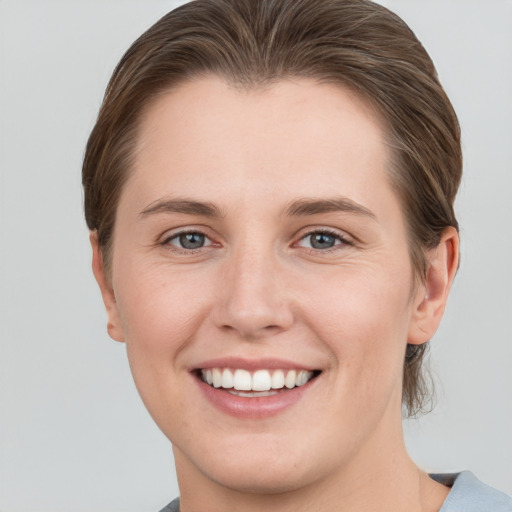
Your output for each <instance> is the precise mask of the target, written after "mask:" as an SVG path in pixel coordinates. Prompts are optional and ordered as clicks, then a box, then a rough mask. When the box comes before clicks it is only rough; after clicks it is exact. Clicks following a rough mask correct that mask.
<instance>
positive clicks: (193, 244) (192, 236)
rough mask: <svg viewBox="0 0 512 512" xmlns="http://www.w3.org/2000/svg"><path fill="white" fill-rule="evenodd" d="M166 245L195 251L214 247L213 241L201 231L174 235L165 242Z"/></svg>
mask: <svg viewBox="0 0 512 512" xmlns="http://www.w3.org/2000/svg"><path fill="white" fill-rule="evenodd" d="M163 243H164V245H172V246H175V247H177V248H179V249H185V250H187V251H193V250H194V249H201V248H202V247H207V246H209V245H212V241H211V240H210V239H209V238H208V237H207V236H206V235H205V234H204V233H201V232H199V231H187V232H182V233H178V234H177V235H173V236H171V237H169V238H167V239H166V240H164V242H163Z"/></svg>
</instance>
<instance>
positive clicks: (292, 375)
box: [284, 370, 297, 389]
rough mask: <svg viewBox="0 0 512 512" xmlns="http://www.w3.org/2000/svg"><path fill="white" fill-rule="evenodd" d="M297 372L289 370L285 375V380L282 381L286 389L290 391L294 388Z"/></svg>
mask: <svg viewBox="0 0 512 512" xmlns="http://www.w3.org/2000/svg"><path fill="white" fill-rule="evenodd" d="M296 376H297V372H296V371H295V370H290V371H289V372H288V373H287V374H286V378H285V379H284V385H285V386H286V387H287V388H288V389H292V388H294V387H295V380H296Z"/></svg>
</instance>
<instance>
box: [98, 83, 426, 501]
mask: <svg viewBox="0 0 512 512" xmlns="http://www.w3.org/2000/svg"><path fill="white" fill-rule="evenodd" d="M387 162H388V151H387V148H386V146H385V145H384V143H383V133H382V130H381V127H380V123H379V120H378V118H377V116H376V115H375V114H374V113H373V112H372V110H371V109H370V108H369V107H368V106H367V105H366V104H365V103H363V102H362V101H361V100H359V99H358V98H357V97H356V96H355V95H353V94H352V93H350V92H349V91H347V90H344V89H342V88H339V87H337V86H334V85H326V84H318V83H315V82H312V81H305V80H298V81H286V82H281V83H278V84H276V85H273V86H272V87H271V88H269V89H266V90H263V91H240V90H236V89H234V88H231V87H230V86H228V85H227V84H226V83H225V82H224V81H222V80H221V79H218V78H214V77H211V78H207V79H206V78H205V79H202V80H200V81H196V82H191V83H187V84H186V85H183V86H181V87H180V88H178V89H175V90H172V91H170V92H169V93H167V94H166V95H165V96H162V97H160V98H159V99H158V100H157V101H156V102H155V103H154V104H153V105H152V106H151V107H150V108H149V110H148V111H147V112H146V113H145V116H144V118H143V120H142V124H141V132H140V140H139V143H138V147H137V150H136V158H135V164H134V168H133V172H132V174H131V175H130V177H129V179H128V181H127V184H126V186H125V188H124V190H123V191H122V194H121V198H120V203H119V207H118V212H117V218H116V226H115V234H114V241H113V253H112V257H113V260H112V276H111V281H110V284H105V282H104V283H103V285H102V288H103V292H104V293H103V295H104V298H105V302H106V303H107V309H108V311H109V322H110V323H109V326H110V327H109V329H110V333H111V335H112V336H113V337H114V338H116V339H118V340H119V341H125V342H126V345H127V351H128V357H129V361H130V365H131V369H132V372H133V376H134V379H135V382H136V385H137V387H138V390H139V392H140V394H141V396H142V399H143V401H144V403H145V405H146V407H147V408H148V410H149V412H150V413H151V415H152V416H153V418H154V419H155V421H156V423H157V424H158V425H159V426H160V428H161V429H162V431H163V432H164V433H165V434H166V435H167V436H168V437H169V439H170V440H171V441H172V443H173V446H174V451H175V456H176V461H177V466H178V473H179V474H180V472H181V473H182V474H187V475H189V478H195V479H196V480H201V479H202V480H203V481H208V482H210V483H212V485H221V486H226V487H229V488H232V489H238V490H246V491H247V490H250V491H255V492H263V491H265V492H268V491H270V492H280V491H282V490H285V489H295V488H299V487H301V486H306V485H308V484H309V483H311V482H314V481H319V480H322V479H327V478H329V475H331V476H332V475H337V474H339V473H340V472H343V471H346V470H347V468H349V467H354V466H355V465H357V464H359V465H360V467H361V468H364V467H365V464H366V465H368V464H370V463H374V462H375V460H373V462H372V458H373V459H375V457H388V456H389V454H390V453H391V452H392V450H393V448H394V444H395V442H398V441H397V440H398V439H399V438H401V430H400V420H401V416H400V411H401V382H402V365H403V359H404V352H405V347H406V343H407V341H408V340H409V341H411V339H412V338H414V339H416V338H418V340H417V341H418V342H419V341H426V339H428V338H427V337H428V336H430V334H431V333H430V332H426V329H424V327H423V326H422V325H421V321H422V319H421V309H422V307H423V306H422V304H423V303H424V296H425V289H424V288H423V287H422V286H421V285H420V286H415V285H414V282H415V281H414V279H413V270H412V266H411V262H410V258H409V247H408V242H407V233H406V228H405V223H404V219H403V217H402V212H401V208H400V204H399V202H398V200H397V197H396V196H395V194H394V192H393V190H392V188H391V186H390V184H389V183H388V176H387V173H386V164H387ZM98 272H101V271H98ZM418 332H420V333H421V332H424V334H425V336H426V337H425V339H424V340H419V338H421V335H417V333H418ZM415 337H416V338H415ZM290 468H293V471H290Z"/></svg>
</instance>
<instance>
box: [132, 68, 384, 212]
mask: <svg viewBox="0 0 512 512" xmlns="http://www.w3.org/2000/svg"><path fill="white" fill-rule="evenodd" d="M381 124H382V123H381V122H380V120H379V118H378V116H377V114H376V113H375V111H374V110H373V109H372V107H371V106H370V105H369V104H368V103H366V102H365V101H363V100H362V99H360V98H359V97H358V96H357V95H356V94H355V93H353V92H351V91H350V90H348V89H345V88H342V87H340V86H338V85H332V84H320V83H318V82H315V81H313V80H303V79H300V80H299V79H297V80H287V81H282V82H278V83H276V84H273V85H272V86H270V87H268V88H265V89H259V90H252V89H237V88H234V87H232V86H230V85H229V84H227V83H226V82H225V81H224V80H222V79H220V78H218V77H209V78H202V79H200V80H197V81H190V82H186V83H184V84H181V85H180V86H179V87H177V88H175V89H172V90H170V91H168V92H167V93H165V94H164V95H162V96H161V97H159V98H158V99H157V100H155V101H154V102H153V103H152V104H151V105H150V106H149V108H148V109H147V110H146V111H145V112H144V115H143V116H142V119H141V124H140V130H139V138H138V143H137V148H136V151H135V159H134V168H133V172H132V176H131V177H130V180H129V183H130V182H132V189H133V191H136V192H137V196H138V198H139V200H140V202H141V204H142V203H146V204H147V203H148V202H149V201H150V200H152V199H154V198H155V197H154V196H155V195H158V194H160V193H162V191H163V190H165V189H167V188H168V189H169V192H172V193H175V194H180V195H185V196H194V195H198V194H199V195H201V194H203V195H207V196H210V197H208V199H211V197H212V196H215V197H216V198H218V199H219V200H220V199H222V198H223V197H224V198H226V199H227V200H232V199H233V198H234V197H238V198H243V199H247V200H249V199H251V194H254V195H255V196H256V195H258V194H261V193H267V194H268V195H269V196H272V197H273V198H274V197H276V196H279V197H281V198H282V199H283V200H289V199H294V197H295V196H305V195H306V196H307V195H314V196H332V195H333V194H341V195H348V196H350V197H351V198H352V199H353V200H355V201H357V202H362V203H364V202H365V201H366V200H367V199H366V198H365V195H366V192H367V191H368V190H370V189H374V188H375V187H379V186H382V185H387V183H385V182H387V179H386V171H385V169H386V164H387V161H388V152H387V148H386V146H385V144H384V140H383V130H382V128H381ZM379 183H380V185H379ZM255 199H256V197H255Z"/></svg>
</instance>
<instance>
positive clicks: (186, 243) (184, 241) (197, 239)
mask: <svg viewBox="0 0 512 512" xmlns="http://www.w3.org/2000/svg"><path fill="white" fill-rule="evenodd" d="M180 244H181V246H182V247H183V248H184V249H199V248H200V247H202V246H203V245H204V235H202V234H201V233H184V234H182V235H180Z"/></svg>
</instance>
